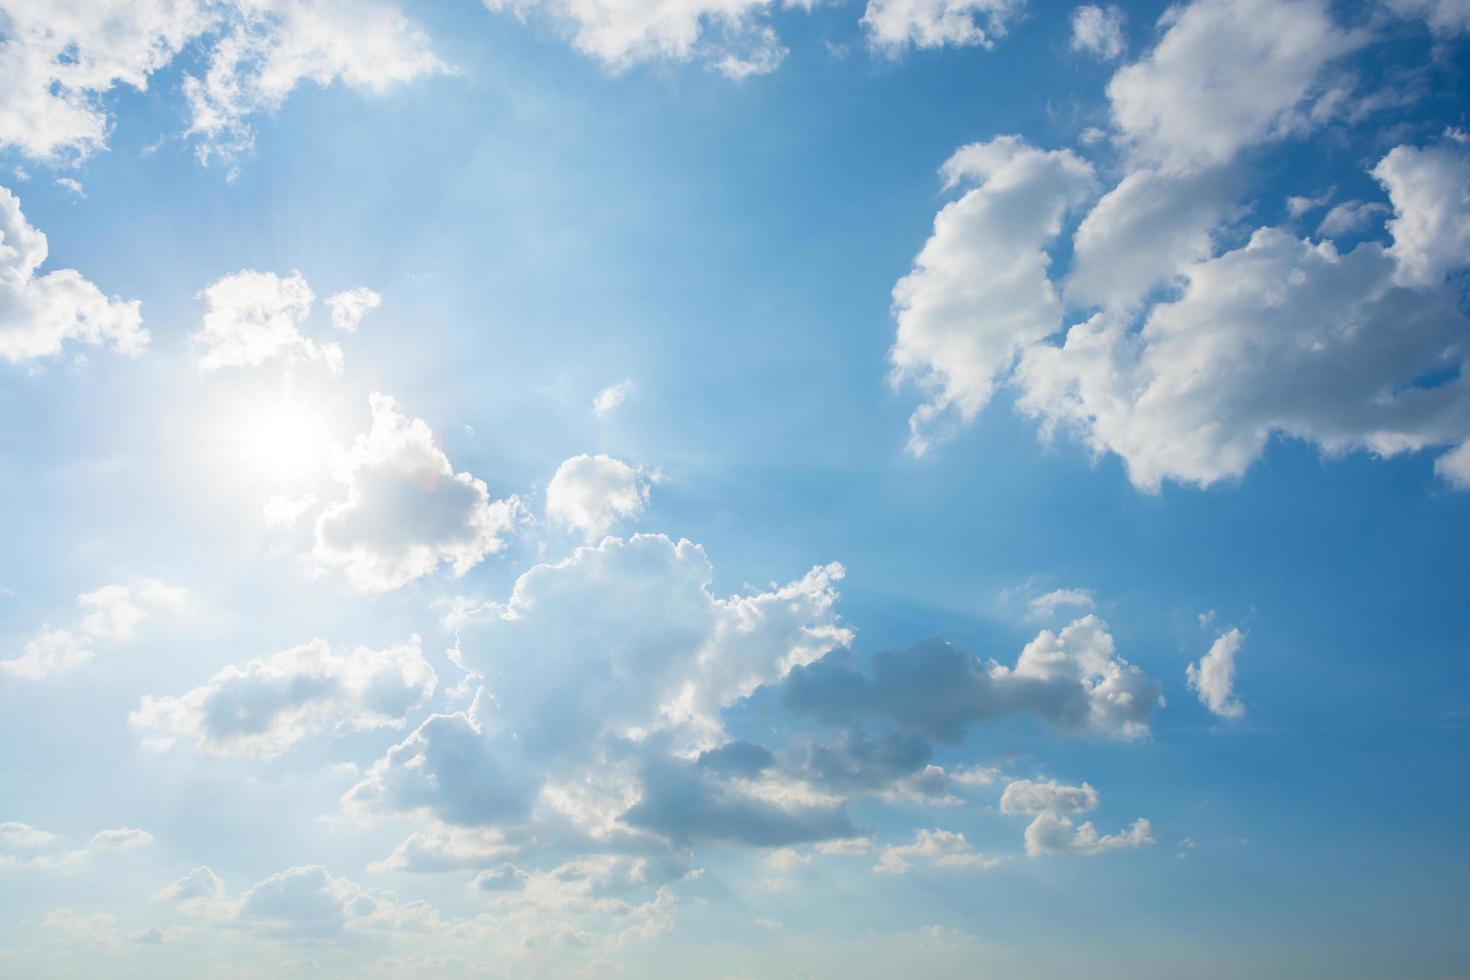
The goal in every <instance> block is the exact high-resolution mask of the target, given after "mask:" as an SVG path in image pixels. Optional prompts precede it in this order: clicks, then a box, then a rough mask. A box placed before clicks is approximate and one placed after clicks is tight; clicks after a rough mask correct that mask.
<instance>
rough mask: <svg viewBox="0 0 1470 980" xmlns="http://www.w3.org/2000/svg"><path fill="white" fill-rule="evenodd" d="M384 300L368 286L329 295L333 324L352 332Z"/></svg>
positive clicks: (328, 301)
mask: <svg viewBox="0 0 1470 980" xmlns="http://www.w3.org/2000/svg"><path fill="white" fill-rule="evenodd" d="M382 302H383V297H381V296H379V295H378V294H377V293H375V292H374V291H373V290H371V289H369V288H367V287H366V286H358V287H356V288H355V289H348V290H344V291H343V292H340V293H336V294H334V295H332V296H328V297H327V306H328V307H330V308H331V311H332V326H334V327H336V328H337V329H338V330H346V331H347V332H348V333H352V332H354V331H356V330H357V328H358V325H359V324H361V323H362V318H363V317H365V316H367V315H368V313H370V312H371V311H373V310H376V309H377V308H378V306H379V305H380V304H381V303H382Z"/></svg>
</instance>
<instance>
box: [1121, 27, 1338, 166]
mask: <svg viewBox="0 0 1470 980" xmlns="http://www.w3.org/2000/svg"><path fill="white" fill-rule="evenodd" d="M1159 23H1160V26H1161V27H1164V28H1165V31H1164V36H1163V37H1162V38H1161V39H1160V41H1159V43H1158V45H1157V46H1156V47H1155V48H1154V49H1153V50H1152V51H1151V52H1149V54H1148V55H1147V56H1146V57H1144V58H1143V59H1142V60H1140V61H1138V62H1135V63H1134V64H1131V65H1127V66H1125V67H1123V68H1120V69H1119V70H1118V72H1117V74H1115V75H1114V76H1113V79H1112V81H1111V82H1110V83H1109V84H1108V98H1109V99H1110V100H1111V102H1112V109H1113V120H1114V122H1115V123H1116V125H1117V127H1118V129H1119V130H1120V131H1121V133H1122V135H1123V137H1124V139H1125V140H1126V141H1127V142H1128V143H1129V145H1130V146H1132V147H1133V149H1134V150H1135V151H1136V153H1137V154H1138V155H1139V156H1140V157H1141V158H1142V159H1143V160H1147V161H1152V162H1155V163H1159V164H1163V165H1165V166H1167V167H1169V168H1180V167H1192V166H1200V165H1214V164H1222V163H1226V162H1228V161H1229V160H1231V159H1232V158H1233V157H1234V156H1235V155H1236V153H1238V152H1239V151H1240V150H1241V149H1242V148H1243V147H1245V146H1249V145H1251V144H1253V143H1258V142H1261V141H1264V140H1271V139H1277V138H1280V137H1283V136H1286V135H1288V134H1290V133H1293V132H1299V131H1302V130H1305V129H1307V128H1309V127H1310V126H1311V125H1313V124H1314V122H1315V121H1316V120H1315V118H1314V117H1320V115H1322V114H1323V113H1324V112H1328V111H1331V109H1332V108H1333V104H1334V99H1333V98H1324V97H1325V96H1328V95H1329V91H1330V88H1329V86H1327V85H1326V84H1325V83H1324V74H1325V69H1326V68H1327V67H1328V66H1329V65H1330V64H1331V63H1332V62H1333V61H1334V60H1335V59H1337V58H1339V57H1341V56H1343V55H1345V54H1348V53H1350V52H1352V51H1354V50H1356V49H1357V48H1358V47H1360V46H1361V45H1362V44H1363V43H1365V41H1366V36H1365V35H1362V34H1360V33H1355V32H1350V31H1344V30H1342V29H1340V28H1339V27H1338V26H1337V25H1336V24H1335V23H1333V21H1332V18H1331V16H1330V14H1329V12H1328V10H1327V4H1326V2H1325V0H1195V2H1193V3H1190V4H1187V5H1185V6H1174V7H1170V8H1169V9H1168V10H1166V11H1165V12H1164V15H1163V16H1162V18H1161V19H1160V21H1159Z"/></svg>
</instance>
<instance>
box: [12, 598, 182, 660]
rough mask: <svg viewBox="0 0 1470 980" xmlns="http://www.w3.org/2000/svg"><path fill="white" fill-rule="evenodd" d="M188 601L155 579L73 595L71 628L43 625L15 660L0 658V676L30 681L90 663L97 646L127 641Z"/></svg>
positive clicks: (180, 608)
mask: <svg viewBox="0 0 1470 980" xmlns="http://www.w3.org/2000/svg"><path fill="white" fill-rule="evenodd" d="M189 602H190V599H189V594H188V592H187V591H186V590H184V589H181V588H177V587H175V586H171V585H167V584H165V583H163V582H160V581H158V580H156V579H144V580H143V581H141V582H139V583H138V584H136V585H131V586H127V585H105V586H103V587H102V588H100V589H98V590H96V591H95V592H83V593H82V594H81V595H79V596H77V600H76V604H77V610H78V618H77V621H76V623H75V624H74V625H72V626H68V627H63V628H56V627H52V626H51V625H49V624H46V625H43V626H42V627H41V628H40V629H39V630H38V631H37V632H36V635H35V636H34V637H33V638H32V639H31V640H30V641H29V642H27V643H26V645H25V646H24V647H23V648H22V649H21V652H20V655H19V656H17V657H14V658H12V659H9V660H0V674H5V675H8V676H10V677H18V678H21V679H23V680H33V681H34V680H43V679H45V678H47V677H51V676H54V675H56V674H63V673H66V672H68V671H71V670H74V669H76V668H77V667H80V666H82V665H83V664H86V663H88V662H90V661H91V660H92V658H93V657H94V656H96V649H97V648H98V647H99V646H116V645H120V644H124V643H127V642H129V641H130V640H132V639H133V637H134V635H135V634H136V632H137V627H138V624H140V623H142V622H143V621H144V620H147V619H149V618H151V617H153V616H156V615H158V614H160V613H166V612H179V611H181V610H184V609H186V608H187V607H188V605H189Z"/></svg>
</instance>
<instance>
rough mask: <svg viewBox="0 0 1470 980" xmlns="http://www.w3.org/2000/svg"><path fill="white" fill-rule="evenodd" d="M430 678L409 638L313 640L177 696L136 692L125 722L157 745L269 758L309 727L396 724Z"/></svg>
mask: <svg viewBox="0 0 1470 980" xmlns="http://www.w3.org/2000/svg"><path fill="white" fill-rule="evenodd" d="M436 681H437V678H436V676H435V673H434V668H433V667H431V666H430V665H429V663H428V661H426V660H425V659H424V656H423V653H422V651H421V650H420V649H419V638H418V637H417V636H415V637H412V638H410V639H409V641H408V642H407V643H405V644H403V645H401V646H396V647H389V648H387V649H384V650H370V649H368V648H366V647H359V648H357V649H356V650H354V651H352V652H350V653H349V652H345V651H343V652H337V651H333V650H332V649H331V647H330V646H328V644H327V643H326V641H325V640H313V641H312V642H310V643H307V644H303V645H302V646H299V647H293V648H291V649H289V650H283V651H281V652H279V653H275V654H272V655H271V656H269V657H267V658H265V659H264V660H252V661H250V662H249V663H247V664H245V665H244V666H234V665H232V666H229V667H226V668H224V669H223V670H221V671H219V672H218V673H216V674H215V675H214V676H213V677H212V678H210V680H209V682H208V683H207V684H205V685H204V686H203V687H197V688H195V689H194V690H192V691H189V692H188V693H187V694H184V695H181V696H180V697H159V696H156V695H144V697H143V698H142V700H141V702H140V703H139V705H138V707H137V709H136V710H135V711H133V712H132V713H131V714H130V715H129V716H128V720H129V722H131V723H132V725H133V726H134V727H136V728H138V729H139V730H141V731H143V732H144V733H145V734H146V736H147V738H148V740H149V742H150V744H153V745H155V746H158V747H165V746H167V745H171V744H172V743H173V742H174V741H175V740H176V739H179V738H187V739H190V740H192V741H193V742H194V743H195V744H196V745H198V746H199V747H200V748H202V749H204V750H206V751H209V752H212V753H215V754H218V755H231V756H240V757H244V758H270V757H272V756H276V755H280V754H281V753H282V752H284V751H286V750H287V749H288V748H290V747H291V746H292V745H293V744H295V743H296V742H297V741H299V740H300V739H301V738H303V737H305V736H306V735H307V734H309V733H312V732H318V731H324V730H329V729H333V728H342V729H371V728H397V727H400V726H402V724H403V720H404V716H405V715H407V714H408V713H409V712H410V711H412V710H413V709H415V708H417V707H419V706H421V705H422V704H424V703H425V702H426V701H427V700H428V699H429V697H430V696H431V695H432V694H433V693H434V687H435V684H436Z"/></svg>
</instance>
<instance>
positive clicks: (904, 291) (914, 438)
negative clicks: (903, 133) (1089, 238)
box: [889, 136, 1096, 454]
mask: <svg viewBox="0 0 1470 980" xmlns="http://www.w3.org/2000/svg"><path fill="white" fill-rule="evenodd" d="M942 172H943V174H944V176H945V179H946V184H947V186H955V185H957V184H959V183H961V182H973V183H974V184H976V185H977V186H975V187H974V188H972V189H971V190H969V191H967V192H966V193H965V194H964V196H962V197H961V198H960V199H959V200H957V201H953V202H951V203H950V204H947V205H945V206H944V208H943V209H942V210H941V211H940V212H939V214H938V215H937V216H936V217H935V219H934V234H933V235H932V236H931V237H930V239H929V241H928V242H927V243H925V245H924V248H923V250H922V251H921V252H920V253H919V255H918V258H917V259H915V261H914V269H913V271H912V272H910V273H909V274H908V275H907V276H905V277H904V278H902V279H900V280H899V281H898V284H897V285H895V286H894V287H893V306H894V315H895V316H896V317H897V320H898V332H897V336H896V338H895V341H894V345H893V350H892V351H891V352H890V355H889V356H890V359H891V361H892V364H893V379H894V381H895V382H900V381H904V380H912V381H914V382H915V383H917V384H918V386H919V387H920V388H921V389H922V390H923V391H924V392H925V394H926V396H927V400H926V402H925V403H924V404H923V405H922V406H920V407H919V409H918V410H916V411H915V412H914V414H913V416H912V417H911V418H910V419H909V432H910V435H909V450H910V451H911V452H913V453H915V454H922V453H923V452H925V451H926V450H927V449H928V447H929V446H930V444H931V442H932V440H933V439H935V438H936V437H937V436H939V435H942V434H943V429H944V426H945V425H946V423H948V422H950V416H957V417H958V418H959V420H961V421H966V422H968V421H970V420H971V419H973V418H974V416H975V414H976V413H977V412H979V411H980V409H981V408H983V407H984V406H985V404H986V403H987V402H988V401H989V400H990V396H991V393H992V391H993V390H994V388H995V383H996V378H997V376H998V375H1001V374H1003V373H1005V372H1006V371H1008V370H1009V369H1010V367H1011V364H1012V362H1013V361H1014V360H1015V358H1016V356H1017V354H1019V353H1020V351H1021V350H1022V349H1023V348H1024V347H1025V346H1026V345H1027V344H1030V343H1033V342H1035V341H1037V340H1039V339H1041V338H1042V337H1045V336H1047V335H1049V334H1051V333H1054V332H1055V331H1056V330H1057V329H1058V328H1059V327H1060V326H1061V315H1062V308H1061V300H1060V298H1059V297H1058V295H1057V291H1056V289H1055V288H1054V287H1053V285H1052V283H1051V280H1050V279H1049V278H1048V276H1047V269H1048V267H1049V266H1050V264H1051V259H1050V257H1049V256H1048V255H1047V253H1046V251H1045V248H1046V246H1047V245H1048V244H1049V243H1050V242H1051V241H1052V239H1054V238H1055V237H1056V236H1057V234H1058V233H1059V232H1060V231H1061V222H1062V218H1063V216H1064V215H1065V214H1066V213H1067V212H1068V211H1069V210H1070V209H1072V208H1073V207H1075V206H1077V205H1078V204H1081V203H1082V202H1083V201H1085V200H1086V199H1087V198H1088V197H1090V196H1091V195H1092V194H1093V193H1094V190H1095V187H1096V179H1095V177H1094V175H1093V171H1092V167H1091V166H1090V165H1089V164H1087V163H1086V162H1085V161H1083V160H1082V159H1081V158H1079V157H1077V156H1076V155H1075V154H1073V153H1071V152H1069V151H1065V150H1062V151H1053V152H1043V151H1041V150H1037V149H1034V148H1033V147H1030V146H1028V145H1027V144H1026V143H1025V142H1024V141H1023V140H1021V139H1020V138H1019V137H1016V136H1001V137H998V138H996V139H994V140H991V141H990V142H988V143H973V144H971V145H969V146H966V147H963V148H961V149H960V150H958V151H957V152H956V153H955V154H954V155H953V156H952V157H950V159H949V161H948V162H946V163H945V165H944V168H943V171H942Z"/></svg>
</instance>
